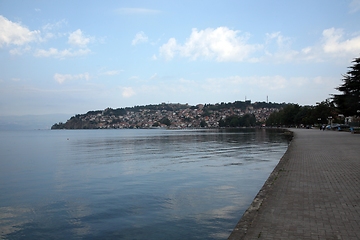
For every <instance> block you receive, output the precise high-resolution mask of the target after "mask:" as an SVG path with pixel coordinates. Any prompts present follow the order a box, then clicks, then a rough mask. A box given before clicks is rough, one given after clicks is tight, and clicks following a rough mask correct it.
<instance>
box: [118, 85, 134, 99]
mask: <svg viewBox="0 0 360 240" xmlns="http://www.w3.org/2000/svg"><path fill="white" fill-rule="evenodd" d="M121 91H122V93H121V95H122V96H123V97H124V98H129V97H132V96H134V95H135V94H136V93H135V91H134V89H133V88H132V87H122V88H121Z"/></svg>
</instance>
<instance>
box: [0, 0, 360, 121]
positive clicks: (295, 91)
mask: <svg viewBox="0 0 360 240" xmlns="http://www.w3.org/2000/svg"><path fill="white" fill-rule="evenodd" d="M359 23H360V0H348V1H346V0H342V1H336V0H330V1H329V0H316V1H314V0H294V1H288V0H276V1H270V0H257V1H253V0H243V1H239V0H223V1H214V0H209V1H200V0H191V1H188V0H181V1H180V0H179V1H171V0H154V1H137V0H132V1H115V0H114V1H107V0H103V1H92V0H89V1H86V2H85V1H67V0H63V1H47V0H29V1H19V0H12V1H6V0H0V63H1V64H0V116H11V115H14V116H21V115H44V114H59V113H61V114H70V115H73V114H82V113H86V112H87V111H90V110H101V109H105V108H107V107H111V108H121V107H132V106H136V105H147V104H160V103H164V102H165V103H182V104H186V103H188V104H190V105H196V104H199V103H202V104H205V103H211V104H215V103H221V102H234V101H244V100H245V99H246V100H251V101H252V102H257V101H260V102H262V101H267V100H268V101H269V102H276V103H283V102H285V103H298V104H300V105H315V104H316V103H318V102H321V101H324V100H325V99H327V98H329V97H331V94H334V93H337V90H335V88H336V87H338V86H339V85H340V84H341V83H342V80H341V79H342V75H343V74H345V73H346V72H347V70H348V67H349V66H351V65H352V63H351V61H352V60H353V59H354V58H357V57H360V24H359Z"/></svg>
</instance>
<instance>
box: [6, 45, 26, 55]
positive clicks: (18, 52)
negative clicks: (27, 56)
mask: <svg viewBox="0 0 360 240" xmlns="http://www.w3.org/2000/svg"><path fill="white" fill-rule="evenodd" d="M30 50H31V47H30V46H25V47H17V48H14V49H11V50H10V54H11V55H22V54H24V53H26V52H29V51H30Z"/></svg>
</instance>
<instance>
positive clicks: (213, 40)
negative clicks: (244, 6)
mask: <svg viewBox="0 0 360 240" xmlns="http://www.w3.org/2000/svg"><path fill="white" fill-rule="evenodd" d="M239 33H240V32H239V31H234V30H231V29H229V28H227V27H218V28H216V29H213V28H207V29H205V30H200V31H198V30H197V29H196V28H194V29H192V32H191V34H190V37H189V38H188V39H187V40H186V42H185V43H184V44H183V45H181V44H177V41H176V39H175V38H170V39H169V41H168V42H167V43H166V44H164V45H162V46H161V47H160V56H162V57H164V58H165V59H167V60H170V59H172V58H174V56H175V55H180V56H182V57H187V58H190V59H191V60H196V59H197V58H201V57H203V58H205V59H215V60H216V61H218V62H226V61H244V60H246V59H248V57H249V55H250V53H253V52H255V51H257V50H260V49H261V48H262V46H261V45H258V44H248V43H247V40H248V39H249V37H250V35H249V34H246V33H245V34H242V35H240V34H239Z"/></svg>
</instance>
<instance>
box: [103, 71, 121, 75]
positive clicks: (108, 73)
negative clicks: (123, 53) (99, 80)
mask: <svg viewBox="0 0 360 240" xmlns="http://www.w3.org/2000/svg"><path fill="white" fill-rule="evenodd" d="M120 72H121V71H118V70H110V71H106V72H103V73H102V75H108V76H114V75H118V74H120Z"/></svg>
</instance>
